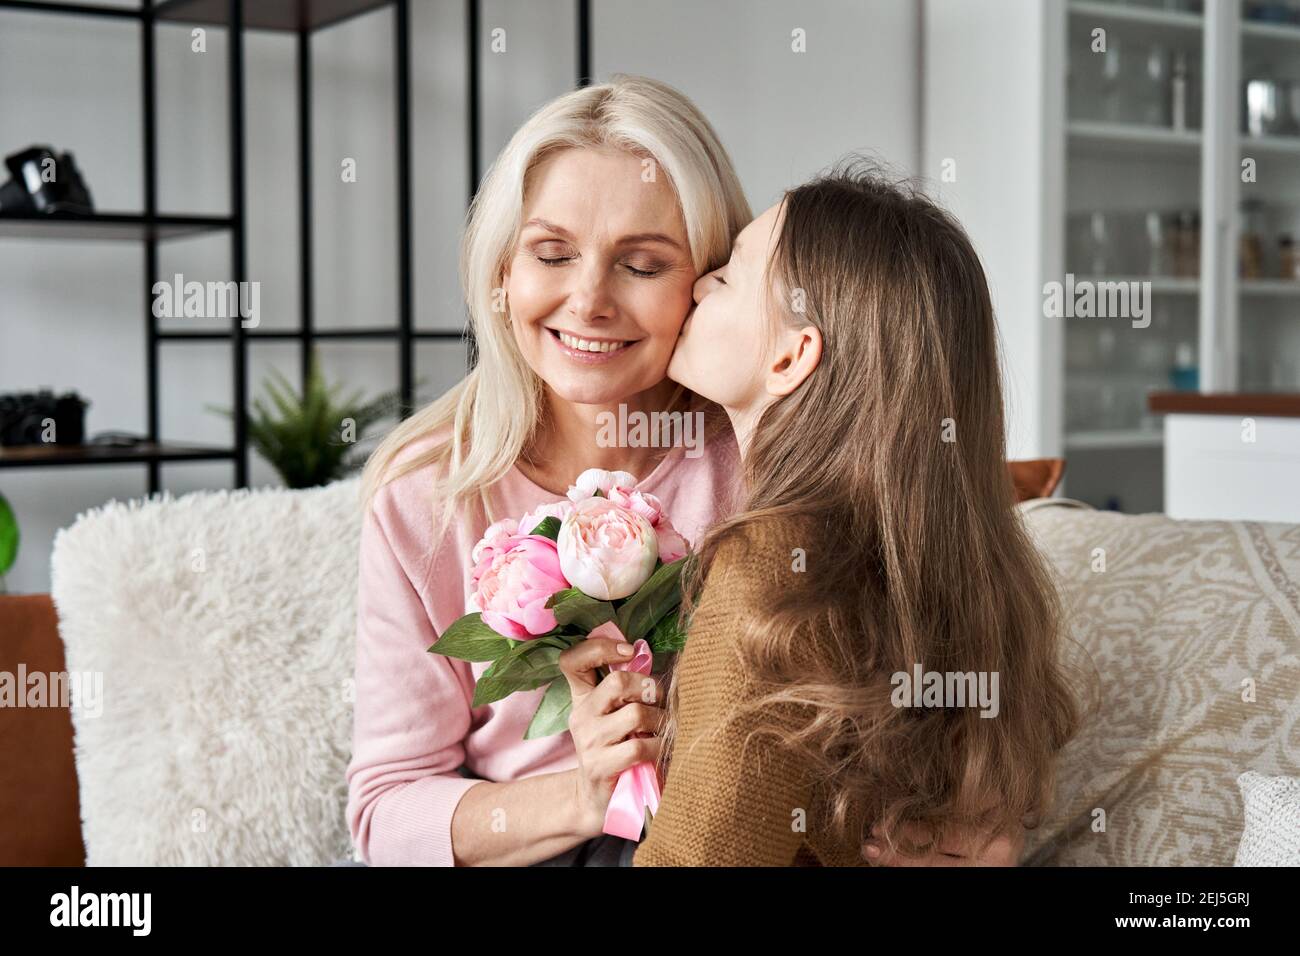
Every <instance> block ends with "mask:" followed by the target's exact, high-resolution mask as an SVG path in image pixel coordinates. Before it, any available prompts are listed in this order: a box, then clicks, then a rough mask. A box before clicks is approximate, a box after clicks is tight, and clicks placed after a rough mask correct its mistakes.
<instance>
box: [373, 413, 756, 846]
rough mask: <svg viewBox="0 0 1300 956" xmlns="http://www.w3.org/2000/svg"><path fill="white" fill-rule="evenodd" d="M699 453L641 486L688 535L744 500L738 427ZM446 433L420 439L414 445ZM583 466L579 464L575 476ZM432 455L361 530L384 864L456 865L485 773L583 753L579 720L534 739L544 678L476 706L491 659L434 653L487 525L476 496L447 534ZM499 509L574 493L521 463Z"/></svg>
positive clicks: (378, 502) (564, 762)
mask: <svg viewBox="0 0 1300 956" xmlns="http://www.w3.org/2000/svg"><path fill="white" fill-rule="evenodd" d="M724 434H725V435H726V438H725V440H723V439H722V438H719V439H718V440H716V441H706V442H705V443H704V449H703V450H704V454H702V455H701V456H699V457H697V458H688V457H686V456H685V454H684V449H683V448H681V447H677V448H674V449H672V450H671V451H670V453H669V454H668V455H667V456H666V457H665V458H664V459H663V460H662V461H661V462H660V464H659V465H658V467H656V468H655V469H654V471H653V472H651V473H650V474H649V475H647V476H646V477H645V478H644V479H642V480H641V481H640V483H639V484H638V485H637V487H638V488H639V489H641V490H642V491H647V492H650V493H652V494H654V495H657V496H658V497H659V498H660V500H662V501H663V503H664V506H665V508H666V509H667V511H668V515H669V517H670V518H671V520H672V522H673V525H674V526H675V527H676V528H677V530H678V531H680V532H681V533H682V534H683V535H684V536H685V537H686V539H687V540H688V541H692V542H693V541H696V540H698V538H699V536H700V533H701V532H702V531H703V530H704V529H706V528H707V527H708V526H709V525H711V524H713V523H714V522H715V521H717V520H719V519H720V518H722V517H725V516H726V515H727V514H728V513H729V512H730V511H731V509H732V507H733V506H734V502H735V500H736V499H735V496H736V493H737V489H736V481H735V475H736V473H737V469H738V460H737V454H736V446H735V442H734V440H733V439H732V438H731V435H730V432H729V431H727V432H724ZM435 440H436V439H434V438H428V439H424V440H422V441H421V442H417V443H414V444H413V445H412V446H411V447H410V448H408V449H407V450H406V451H405V452H404V455H403V457H405V456H406V455H415V454H418V453H419V452H420V451H422V450H425V449H428V448H429V447H431V446H432V443H433V442H434V441H435ZM580 471H582V468H581V467H576V466H575V468H574V474H573V477H574V478H576V477H577V475H578V472H580ZM433 487H434V475H433V468H432V467H431V466H430V467H426V468H421V469H417V470H416V471H413V472H411V473H410V474H407V475H404V476H403V477H401V478H399V479H397V480H396V481H393V482H390V483H389V484H387V485H386V486H384V487H383V488H382V489H381V490H380V491H379V493H378V494H377V495H376V497H375V501H374V504H373V506H372V508H371V509H370V511H369V513H368V514H367V515H366V518H365V522H364V525H363V527H362V532H361V551H360V581H359V590H358V594H357V643H356V703H355V708H354V716H353V721H354V723H353V747H352V761H351V763H350V764H349V765H348V770H347V780H348V805H347V817H348V826H349V828H350V829H351V832H352V839H353V842H354V843H355V844H356V847H357V849H358V850H359V851H360V854H361V858H362V859H363V860H365V861H366V862H367V863H369V864H371V865H373V866H451V865H453V857H452V848H451V818H452V814H453V813H454V812H455V810H456V805H457V803H459V802H460V798H461V797H462V796H463V795H464V793H465V791H466V790H468V789H469V788H470V787H472V786H474V785H475V784H476V783H478V782H479V781H478V780H473V779H469V778H467V777H463V776H461V775H460V774H458V773H457V768H458V767H461V766H464V767H465V768H466V770H468V771H469V772H471V773H473V774H474V775H475V776H476V777H480V778H483V779H486V780H495V781H508V780H518V779H520V778H523V777H529V776H532V775H534V774H539V773H553V772H556V771H561V770H570V769H572V768H573V767H575V766H577V754H576V751H575V750H574V749H573V740H572V738H571V737H570V736H569V734H568V732H567V731H566V732H565V733H563V734H557V735H555V736H552V737H546V738H543V739H541V740H524V731H525V729H526V728H527V727H528V722H529V721H530V720H531V719H532V715H533V711H534V710H536V708H537V704H538V702H539V701H540V700H541V696H542V694H543V693H545V689H544V688H542V689H538V690H536V691H533V692H530V693H520V694H514V695H512V696H510V697H507V698H506V699H505V700H502V701H498V702H497V703H495V704H489V705H487V706H486V707H480V708H478V709H472V708H471V707H470V700H471V699H472V695H473V693H474V682H475V681H476V680H477V678H478V676H479V675H480V674H481V673H483V671H484V670H486V669H487V667H488V665H487V664H486V663H481V664H471V663H469V662H466V661H459V660H453V659H451V658H447V657H443V656H441V655H438V654H430V653H428V648H429V646H430V645H431V644H433V643H434V642H435V641H436V640H437V639H438V635H439V634H440V633H441V632H442V630H443V629H444V628H446V627H447V626H448V625H449V624H450V623H451V622H452V621H454V620H455V619H456V618H458V617H460V616H461V615H462V614H464V613H465V599H466V597H467V596H468V590H467V583H468V572H469V554H470V550H471V548H473V546H474V544H475V542H476V541H478V539H479V538H480V537H481V536H482V534H483V531H484V530H485V529H486V524H485V523H484V522H483V520H482V518H480V517H478V516H476V515H474V514H473V513H472V512H473V510H475V509H469V508H465V509H462V510H461V512H460V513H458V515H457V518H456V520H454V521H453V522H452V524H451V526H450V528H449V530H448V532H447V534H446V535H445V536H444V537H443V538H442V539H441V540H434V532H435V530H436V529H435V521H434V513H433V506H432V499H431V496H432V490H433ZM492 495H493V499H492V503H493V506H494V509H495V511H496V514H495V517H498V518H499V517H507V516H509V517H518V516H520V515H522V514H524V513H526V512H528V511H530V510H532V509H533V508H534V507H536V506H537V505H539V504H543V503H549V502H553V501H558V500H561V499H560V496H558V495H554V494H551V493H550V492H548V491H546V490H545V489H543V488H540V487H538V486H537V485H536V484H534V483H533V482H532V481H530V480H529V479H528V478H527V477H525V476H524V474H523V472H521V471H520V470H519V469H518V468H512V469H511V470H510V472H509V473H508V474H507V475H506V477H505V478H503V479H502V480H501V481H500V482H499V483H498V484H497V485H495V486H494V487H493V489H492Z"/></svg>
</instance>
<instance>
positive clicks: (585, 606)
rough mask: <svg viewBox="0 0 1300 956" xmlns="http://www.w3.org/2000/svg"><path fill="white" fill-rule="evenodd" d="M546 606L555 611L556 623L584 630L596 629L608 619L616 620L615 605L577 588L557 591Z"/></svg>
mask: <svg viewBox="0 0 1300 956" xmlns="http://www.w3.org/2000/svg"><path fill="white" fill-rule="evenodd" d="M546 606H547V607H549V608H551V609H552V610H553V611H555V623H556V624H558V625H560V626H561V627H564V626H566V625H570V624H571V625H574V626H576V627H580V628H582V629H583V630H584V631H592V630H595V629H596V628H598V627H600V625H602V624H604V623H605V622H606V621H612V620H614V615H615V611H614V605H612V604H610V603H609V602H608V601H598V600H596V599H595V598H594V597H589V596H588V595H586V594H583V593H582V592H581V591H579V590H578V589H577V588H565V589H564V590H563V591H556V592H555V593H554V594H552V595H551V596H550V598H549V599H548V600H547V602H546Z"/></svg>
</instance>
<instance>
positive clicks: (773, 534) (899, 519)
mask: <svg viewBox="0 0 1300 956" xmlns="http://www.w3.org/2000/svg"><path fill="white" fill-rule="evenodd" d="M694 295H695V301H696V303H697V304H696V307H695V309H694V312H693V313H692V315H691V316H689V317H688V319H687V321H686V324H685V326H684V328H683V331H682V337H681V340H680V342H679V343H678V345H677V349H676V352H675V354H674V356H673V360H672V362H671V364H670V366H669V376H670V377H671V378H672V379H674V380H676V381H677V382H680V383H681V384H683V385H685V386H686V387H688V388H690V389H691V390H693V391H695V392H697V393H699V394H701V395H704V396H706V397H708V398H710V399H712V400H713V401H715V402H717V403H718V404H720V405H721V406H722V407H723V408H724V409H726V411H727V414H728V416H729V418H730V420H731V423H732V425H733V428H734V431H735V435H736V439H737V442H738V446H739V450H740V454H741V457H742V462H743V465H742V475H743V503H742V504H741V505H740V507H739V510H738V512H737V513H736V514H734V515H732V516H730V517H728V518H727V519H725V520H723V521H721V522H720V523H719V524H718V525H716V526H715V527H713V528H712V529H711V530H710V531H709V532H708V533H707V534H706V535H705V537H704V539H703V541H701V542H697V555H696V560H695V561H694V565H693V573H692V574H691V575H689V576H688V579H687V581H686V583H685V584H684V594H685V598H686V602H685V608H684V614H685V615H686V617H687V618H688V619H689V636H688V639H687V643H686V649H685V650H684V651H683V653H682V655H681V658H680V660H679V662H678V664H677V667H676V668H675V670H674V674H673V678H672V683H671V688H670V690H669V693H668V707H667V721H666V726H665V728H664V730H663V736H664V737H665V744H664V747H663V751H662V753H663V756H664V758H665V762H666V773H665V776H666V785H665V790H664V793H663V800H662V804H661V807H660V809H659V813H658V814H657V815H656V816H655V818H654V820H653V822H652V823H651V826H650V832H649V836H648V837H647V838H646V840H645V841H644V842H643V843H642V844H641V847H640V849H639V850H638V851H637V853H636V856H635V862H636V864H637V865H692V864H704V865H752V864H774V865H789V864H792V863H822V864H853V863H860V862H861V861H862V856H861V847H862V845H863V843H864V841H875V842H876V843H877V845H878V846H880V847H883V848H885V849H886V851H887V852H889V853H900V854H904V855H907V854H915V853H917V852H921V851H925V850H928V849H932V848H934V847H937V846H943V845H945V844H951V843H952V842H953V841H954V840H958V841H960V839H962V836H961V835H962V834H969V833H971V832H975V833H983V834H986V835H987V839H988V840H992V839H994V838H995V837H997V836H998V835H1000V834H1001V835H1005V834H1008V833H1016V832H1019V830H1020V828H1021V827H1022V826H1033V825H1034V824H1035V822H1036V821H1037V820H1038V819H1040V818H1041V816H1042V814H1043V813H1044V811H1045V810H1046V809H1047V807H1048V805H1049V803H1050V800H1051V796H1052V789H1053V780H1054V776H1053V766H1054V760H1055V757H1056V755H1057V753H1058V752H1059V750H1060V749H1061V747H1062V745H1063V744H1064V743H1065V742H1066V741H1067V740H1068V739H1069V738H1070V737H1071V736H1072V735H1073V734H1074V732H1075V730H1076V728H1077V726H1078V722H1079V720H1080V711H1079V705H1078V702H1077V701H1076V698H1075V696H1074V693H1073V691H1072V689H1071V684H1070V683H1069V682H1068V680H1067V672H1066V669H1065V665H1064V664H1063V662H1062V659H1061V658H1062V650H1063V644H1062V641H1063V637H1062V634H1061V630H1060V617H1061V615H1060V610H1059V608H1058V604H1057V596H1056V591H1055V589H1054V587H1053V584H1052V581H1051V580H1050V579H1049V576H1048V572H1047V571H1046V570H1045V566H1044V563H1043V561H1042V560H1041V558H1040V556H1039V555H1038V553H1037V552H1036V550H1035V548H1034V546H1033V545H1032V543H1031V541H1030V539H1029V538H1028V536H1027V533H1026V530H1025V529H1024V528H1023V527H1022V525H1021V522H1020V520H1019V516H1018V514H1017V512H1016V510H1015V508H1014V506H1013V503H1014V498H1013V489H1012V485H1011V482H1010V480H1009V478H1008V473H1007V468H1006V464H1005V461H1004V456H1005V452H1004V446H1005V440H1004V431H1003V416H1004V410H1003V403H1002V389H1001V386H1000V381H999V368H998V353H997V344H996V327H995V322H994V316H993V309H992V305H991V302H990V298H989V291H988V284H987V281H986V279H985V276H984V272H983V269H982V268H981V266H980V262H979V259H978V257H977V255H976V254H975V251H974V249H973V248H972V246H971V243H970V241H969V239H968V238H967V236H966V234H965V233H964V231H963V230H962V228H961V227H960V225H959V224H958V223H957V222H956V221H955V220H954V219H953V218H952V217H951V216H949V215H948V214H946V213H945V212H944V211H942V210H941V209H939V208H938V207H937V206H936V205H934V204H933V203H932V202H930V201H928V200H927V199H925V198H924V197H923V196H921V195H920V194H918V193H916V192H914V191H912V190H911V189H908V188H905V187H903V186H899V185H895V184H893V183H891V182H890V181H888V180H887V179H886V178H884V177H883V176H882V175H881V174H880V173H879V172H878V171H876V170H875V169H873V168H872V167H870V166H869V165H867V164H865V163H863V162H861V161H853V162H848V163H844V164H841V166H840V167H838V168H837V169H836V170H835V171H834V172H833V173H831V174H830V175H827V176H824V177H822V178H819V179H816V180H814V181H812V182H810V183H807V184H806V185H802V186H799V187H797V188H795V189H792V190H790V191H788V192H787V193H786V195H785V197H784V199H783V201H782V202H780V203H778V204H777V205H776V206H773V207H772V208H771V209H769V210H767V211H766V212H765V213H763V214H762V215H761V216H759V217H758V219H756V220H754V222H752V223H750V224H749V225H748V226H747V227H746V228H745V229H744V231H743V232H742V233H741V234H740V236H739V238H738V239H737V242H736V244H735V246H734V247H733V250H732V254H731V258H730V260H729V262H727V263H726V264H725V265H723V266H721V267H720V268H718V269H716V270H714V271H712V272H710V273H709V274H708V275H705V276H703V277H702V278H701V279H700V280H699V281H698V282H697V283H696V284H695V288H694ZM587 643H590V644H593V646H592V647H590V648H586V647H583V646H581V645H580V646H579V647H577V648H574V649H573V650H572V651H569V652H567V653H568V654H569V655H570V656H569V659H568V661H567V666H568V668H569V670H570V671H573V672H577V671H580V670H581V668H582V664H583V661H582V660H581V658H582V656H583V655H593V654H597V653H599V650H600V649H599V648H598V647H596V646H594V644H595V642H587ZM932 674H933V675H937V677H938V680H939V681H940V683H938V684H937V685H936V684H935V683H934V679H932V678H931V677H930V676H929V675H932ZM954 690H956V691H957V693H956V695H954ZM923 691H924V692H923Z"/></svg>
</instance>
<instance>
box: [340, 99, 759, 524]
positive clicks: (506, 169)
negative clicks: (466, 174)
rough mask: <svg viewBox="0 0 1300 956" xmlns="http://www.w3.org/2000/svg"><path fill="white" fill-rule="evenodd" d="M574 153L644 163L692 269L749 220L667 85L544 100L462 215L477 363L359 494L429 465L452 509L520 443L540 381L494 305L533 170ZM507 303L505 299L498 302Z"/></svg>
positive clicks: (391, 446) (536, 404) (506, 466)
mask: <svg viewBox="0 0 1300 956" xmlns="http://www.w3.org/2000/svg"><path fill="white" fill-rule="evenodd" d="M572 148H615V149H622V150H627V151H629V152H631V153H633V154H635V155H638V156H642V157H645V158H648V159H650V160H652V161H653V163H654V164H655V167H656V174H658V173H659V172H662V174H664V175H666V176H667V178H668V181H669V184H670V185H671V186H672V187H673V188H674V189H675V191H676V194H677V199H678V202H679V204H680V206H681V212H682V217H683V219H684V220H685V223H686V235H687V239H688V240H689V242H690V248H691V255H692V258H693V260H694V265H695V269H696V271H697V273H703V272H706V271H708V270H710V269H713V268H716V267H717V266H718V265H720V264H721V263H723V262H725V261H726V259H727V257H728V256H729V255H730V251H731V242H732V239H734V238H735V236H736V234H737V233H739V232H740V230H741V229H742V228H744V226H745V225H746V224H747V223H748V222H749V221H750V219H752V218H753V216H752V213H751V212H750V209H749V204H748V202H747V201H746V200H745V195H744V191H743V190H742V189H741V186H740V180H739V178H738V177H737V176H736V171H735V169H734V167H733V166H732V163H731V159H730V157H729V156H728V155H727V151H726V150H725V149H724V148H723V146H722V143H721V141H720V140H719V139H718V136H717V134H716V133H715V132H714V130H713V127H712V126H711V125H710V124H709V121H708V120H707V119H705V117H704V115H703V114H702V113H701V112H700V111H699V109H698V108H697V107H696V106H695V104H694V103H692V102H691V101H690V100H689V99H688V98H687V97H686V96H684V95H683V94H682V93H680V92H679V91H677V90H675V89H673V88H672V87H671V86H668V85H667V84H664V83H660V82H658V81H656V80H651V79H647V78H645V77H639V76H627V75H623V74H616V75H615V76H614V77H613V78H612V79H611V80H610V81H609V82H608V83H601V84H599V85H596V86H588V87H584V88H582V89H577V90H573V91H572V92H570V93H566V94H564V95H563V96H560V97H557V98H556V99H554V100H552V101H551V102H550V103H547V104H546V105H545V106H543V107H542V108H541V109H539V110H538V111H537V112H536V113H534V114H533V116H532V117H531V118H529V120H528V121H527V122H526V123H524V125H523V126H521V127H520V128H519V130H518V131H517V132H516V133H515V135H514V136H513V137H511V139H510V142H509V143H508V144H507V145H506V148H505V149H504V150H502V152H501V154H500V155H499V156H498V157H497V159H496V161H495V162H494V163H493V164H492V167H491V169H489V170H488V173H487V175H486V177H485V178H484V180H483V183H482V186H481V187H480V188H479V191H478V194H477V195H476V196H475V197H474V201H473V202H472V203H471V205H470V208H469V212H468V214H467V219H466V226H465V233H464V237H463V239H462V242H461V254H460V281H461V288H462V290H463V291H464V294H465V301H466V304H467V305H468V307H469V327H470V329H471V330H472V331H473V335H474V338H475V341H476V343H477V346H478V362H477V364H476V366H475V367H474V368H473V369H472V370H471V371H470V372H469V373H468V374H467V375H466V376H465V378H464V379H463V380H461V382H460V383H459V384H457V385H456V386H455V387H453V388H452V389H450V390H449V391H447V392H446V393H445V394H443V395H442V396H441V397H439V398H437V399H435V400H434V401H433V402H431V403H430V404H428V405H426V406H425V407H424V408H422V409H420V410H419V411H418V412H416V413H415V414H414V415H412V416H411V417H410V418H408V419H406V420H405V421H404V422H402V423H401V424H399V425H398V426H397V427H396V428H394V429H393V430H392V431H391V432H390V433H389V434H388V435H387V436H386V437H385V438H384V440H383V441H382V442H381V443H380V444H379V446H378V447H377V448H376V449H375V451H374V452H373V453H372V454H371V456H370V458H369V460H368V461H367V463H366V468H365V472H364V474H363V478H362V501H363V502H364V503H365V504H366V506H367V507H368V506H369V502H370V501H371V499H372V498H373V496H374V494H375V492H376V491H377V490H378V489H379V488H380V487H381V486H382V485H383V484H386V483H387V482H389V481H392V480H394V479H396V478H399V477H401V476H402V475H404V474H407V473H408V472H410V471H413V470H415V469H418V468H422V467H424V466H425V465H428V464H431V463H432V464H437V465H438V466H439V467H438V469H437V470H438V474H439V475H440V476H442V475H445V479H441V480H440V487H439V488H438V497H439V499H441V500H442V501H443V502H444V503H445V504H446V505H448V507H446V508H444V509H443V513H444V520H445V518H446V516H449V515H450V514H451V513H452V512H453V511H454V505H456V504H458V503H461V502H464V501H467V500H468V499H471V498H474V497H476V496H477V498H478V500H479V502H480V503H481V506H482V507H483V509H484V511H485V512H486V513H487V514H488V515H491V508H490V506H489V505H488V502H487V497H486V491H487V489H488V488H489V487H490V486H491V485H493V484H494V483H495V482H497V481H499V480H500V479H501V478H502V477H503V476H504V475H505V474H506V472H508V471H509V470H510V468H511V467H512V466H513V465H514V464H515V462H516V461H517V460H518V459H519V457H520V456H521V454H522V453H524V452H525V450H526V449H527V446H528V443H529V441H530V440H531V439H532V437H533V433H534V430H535V429H536V427H537V425H538V421H539V415H540V413H541V409H542V394H543V389H542V381H541V379H540V378H539V377H538V376H537V375H536V373H534V372H533V370H532V369H531V368H530V367H529V366H528V364H527V363H526V362H525V360H524V357H523V355H522V354H521V353H520V351H519V347H518V344H517V343H516V342H515V338H514V335H513V333H512V332H511V329H510V324H509V322H508V321H507V316H508V312H506V313H503V312H501V311H500V310H499V306H498V307H497V309H496V310H494V299H497V298H498V293H497V290H499V289H500V287H501V285H502V281H503V276H504V267H505V265H506V263H507V261H508V260H509V257H510V255H511V252H512V250H513V249H514V245H515V242H516V239H517V237H518V233H519V229H520V227H521V221H522V212H523V207H524V190H525V185H526V183H527V180H528V176H529V173H530V172H531V171H532V170H533V169H534V168H535V167H536V166H537V165H538V164H539V163H540V162H542V161H543V160H544V159H546V158H547V157H548V156H551V155H552V154H554V153H556V152H558V151H560V150H564V149H572ZM506 308H507V309H508V304H507V306H506ZM448 426H450V438H449V440H448V441H446V442H439V443H438V444H437V445H436V446H434V447H432V448H430V449H428V450H427V451H424V452H422V453H421V454H419V455H411V456H408V457H407V458H406V459H405V460H403V461H402V462H400V464H396V465H395V459H396V458H397V457H398V455H399V454H400V453H401V451H402V450H403V449H404V448H405V447H406V446H407V445H409V444H410V443H411V442H413V441H415V440H417V439H420V438H423V437H425V436H427V435H430V434H433V433H435V432H438V431H441V430H443V429H446V428H448Z"/></svg>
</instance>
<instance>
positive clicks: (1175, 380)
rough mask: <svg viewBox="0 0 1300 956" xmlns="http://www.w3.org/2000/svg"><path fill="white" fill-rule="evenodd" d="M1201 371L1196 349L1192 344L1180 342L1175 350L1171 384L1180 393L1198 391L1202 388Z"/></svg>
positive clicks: (1170, 370) (1170, 372)
mask: <svg viewBox="0 0 1300 956" xmlns="http://www.w3.org/2000/svg"><path fill="white" fill-rule="evenodd" d="M1200 377H1201V376H1200V369H1199V368H1197V365H1196V349H1195V348H1194V347H1193V346H1192V343H1191V342H1179V343H1178V347H1177V348H1176V349H1175V350H1174V364H1173V366H1172V367H1171V368H1170V369H1169V384H1170V385H1172V386H1173V387H1174V388H1175V389H1177V390H1178V391H1192V392H1194V391H1196V389H1197V388H1199V387H1200Z"/></svg>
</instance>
